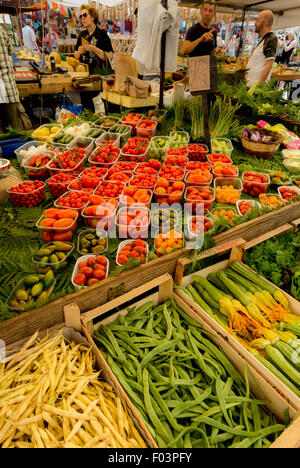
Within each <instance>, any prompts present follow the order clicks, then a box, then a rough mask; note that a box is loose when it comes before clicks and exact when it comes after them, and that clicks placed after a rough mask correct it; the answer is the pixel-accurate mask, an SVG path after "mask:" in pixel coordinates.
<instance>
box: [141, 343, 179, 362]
mask: <svg viewBox="0 0 300 468" xmlns="http://www.w3.org/2000/svg"><path fill="white" fill-rule="evenodd" d="M177 343H178V341H175V340H172V341H169V342H168V343H162V344H161V345H159V346H157V348H155V349H153V350H152V351H150V353H148V354H147V356H145V357H144V358H143V359H142V362H141V368H142V369H144V368H145V367H146V365H147V364H148V363H149V362H150V361H152V360H153V359H154V357H155V356H156V355H157V354H158V355H159V354H161V353H163V352H166V351H167V350H168V349H170V348H175V346H176V344H177Z"/></svg>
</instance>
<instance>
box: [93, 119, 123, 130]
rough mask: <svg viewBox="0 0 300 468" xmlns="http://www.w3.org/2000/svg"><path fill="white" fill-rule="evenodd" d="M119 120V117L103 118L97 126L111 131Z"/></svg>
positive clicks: (97, 122) (98, 121)
mask: <svg viewBox="0 0 300 468" xmlns="http://www.w3.org/2000/svg"><path fill="white" fill-rule="evenodd" d="M118 120H119V119H118V118H117V117H116V118H113V117H102V118H100V119H98V120H97V121H96V125H97V126H99V127H100V128H102V129H103V130H109V129H110V128H111V127H114V126H115V125H116V124H117V122H118Z"/></svg>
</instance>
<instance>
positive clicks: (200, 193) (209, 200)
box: [185, 187, 215, 214]
mask: <svg viewBox="0 0 300 468" xmlns="http://www.w3.org/2000/svg"><path fill="white" fill-rule="evenodd" d="M214 200H215V191H214V189H212V188H204V187H203V188H202V187H187V188H186V191H185V202H186V203H187V204H188V206H187V208H188V211H189V212H192V213H193V214H200V213H197V211H198V209H201V208H202V207H203V209H204V212H207V211H208V210H210V209H211V207H212V204H213V202H214ZM198 207H199V208H198Z"/></svg>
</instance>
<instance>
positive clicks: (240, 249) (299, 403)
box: [175, 225, 300, 443]
mask: <svg viewBox="0 0 300 468" xmlns="http://www.w3.org/2000/svg"><path fill="white" fill-rule="evenodd" d="M291 229H292V226H291V225H285V226H282V227H281V228H278V229H276V230H274V231H271V232H270V233H268V235H264V236H261V237H260V238H258V239H256V240H253V241H250V242H249V243H245V242H243V240H242V239H239V240H238V241H237V244H238V245H237V246H236V247H234V248H233V249H228V248H227V249H224V250H223V253H226V252H228V259H227V260H223V261H221V262H218V263H215V264H214V265H212V266H210V267H208V268H204V269H203V270H200V271H198V272H196V273H193V274H192V275H188V276H185V277H184V276H183V275H182V271H183V269H182V265H181V264H182V263H183V264H184V265H185V264H186V263H187V262H190V261H191V260H190V259H180V260H179V267H178V268H177V271H176V275H175V277H176V279H177V283H176V284H177V285H181V286H183V287H187V286H188V285H189V284H191V283H192V282H193V276H194V275H199V276H202V277H205V278H206V277H207V276H208V274H209V273H211V272H216V271H219V270H221V269H224V268H226V267H228V266H229V265H230V263H231V262H232V261H233V260H238V261H242V258H243V254H244V252H245V250H247V249H249V248H251V247H254V245H257V244H259V243H260V242H263V241H265V240H267V239H270V238H271V237H274V236H276V235H279V234H283V233H285V232H287V231H288V230H291ZM212 254H213V255H214V254H215V252H212ZM207 256H209V252H208V255H207ZM245 266H246V267H247V268H248V269H249V270H250V271H253V270H251V269H250V268H249V267H248V266H247V265H245ZM278 289H279V288H278ZM282 292H283V294H284V295H285V296H286V297H287V299H288V300H289V303H290V306H291V309H292V311H293V313H295V314H297V315H300V303H299V302H298V301H297V300H296V299H295V298H293V297H292V296H290V295H289V294H286V293H285V292H284V291H282ZM175 294H176V295H178V296H179V297H180V298H181V299H182V300H184V301H185V302H186V303H187V304H188V305H189V306H190V307H192V309H193V310H194V311H195V312H196V313H197V314H198V315H199V316H200V317H201V318H202V319H203V320H205V321H206V322H207V323H208V324H209V326H210V327H211V328H212V329H214V331H215V332H216V333H218V335H220V336H222V337H223V339H224V340H226V342H228V343H229V344H230V345H231V346H232V348H233V349H235V351H237V352H238V353H239V354H240V355H241V356H242V357H243V358H244V359H245V361H246V362H248V363H249V364H250V365H251V366H252V367H253V368H254V369H255V370H256V371H257V372H258V373H259V374H260V375H261V376H263V377H264V378H266V379H267V381H268V382H269V383H270V385H272V386H273V388H276V389H278V390H279V391H280V392H281V394H282V395H283V396H284V398H285V399H286V401H288V402H289V404H290V405H292V406H293V407H294V408H295V409H296V410H300V398H298V397H297V396H296V395H295V394H294V393H293V392H292V391H291V390H290V389H289V388H287V387H286V385H284V384H283V383H282V382H281V381H280V380H279V379H278V378H277V377H275V376H274V375H273V374H272V373H271V372H270V371H269V370H268V369H267V368H266V367H265V366H264V365H263V364H261V363H260V362H259V361H258V360H257V359H256V358H255V357H254V356H253V355H252V354H251V353H250V352H249V351H248V350H247V349H246V348H244V347H243V346H242V345H241V344H240V343H239V342H238V341H237V340H236V339H235V338H234V337H233V336H232V335H231V334H230V333H229V332H227V331H226V330H225V329H224V328H223V327H222V326H221V325H220V324H219V323H218V322H216V321H215V320H214V319H213V318H211V317H210V316H209V315H208V314H207V313H206V312H205V311H204V310H203V309H202V308H201V307H200V306H199V305H198V304H196V303H195V302H194V301H193V300H192V299H191V298H190V297H189V296H188V295H187V294H185V292H184V291H182V290H180V289H177V290H176V292H175ZM299 443H300V438H299Z"/></svg>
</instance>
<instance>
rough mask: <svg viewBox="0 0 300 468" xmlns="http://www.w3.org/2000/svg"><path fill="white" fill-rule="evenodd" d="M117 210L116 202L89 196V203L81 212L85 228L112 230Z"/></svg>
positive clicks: (97, 196)
mask: <svg viewBox="0 0 300 468" xmlns="http://www.w3.org/2000/svg"><path fill="white" fill-rule="evenodd" d="M117 209H118V200H116V199H115V198H104V197H102V196H100V195H93V194H92V195H90V202H89V203H88V204H87V205H86V206H85V208H84V210H83V211H82V214H81V215H82V218H83V219H84V222H85V224H86V225H87V226H89V227H91V228H93V229H97V230H99V229H100V230H104V231H107V230H109V229H111V228H112V226H113V225H114V222H115V218H116V212H117Z"/></svg>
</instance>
